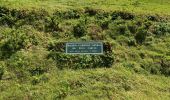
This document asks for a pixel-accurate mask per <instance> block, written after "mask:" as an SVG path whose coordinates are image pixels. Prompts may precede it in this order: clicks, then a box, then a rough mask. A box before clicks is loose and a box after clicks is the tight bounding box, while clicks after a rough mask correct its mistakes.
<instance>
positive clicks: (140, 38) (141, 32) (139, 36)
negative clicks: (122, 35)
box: [135, 28, 147, 44]
mask: <svg viewBox="0 0 170 100" xmlns="http://www.w3.org/2000/svg"><path fill="white" fill-rule="evenodd" d="M146 36H147V31H146V30H145V29H143V28H139V29H138V31H137V33H136V35H135V39H136V42H137V43H139V44H142V43H143V42H144V41H145V39H146Z"/></svg>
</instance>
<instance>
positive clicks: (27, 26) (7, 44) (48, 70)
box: [0, 7, 170, 99]
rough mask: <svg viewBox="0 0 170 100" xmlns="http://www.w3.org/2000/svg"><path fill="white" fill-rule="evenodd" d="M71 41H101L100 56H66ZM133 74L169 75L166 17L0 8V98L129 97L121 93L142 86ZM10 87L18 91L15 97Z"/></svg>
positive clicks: (169, 40) (169, 28)
mask: <svg viewBox="0 0 170 100" xmlns="http://www.w3.org/2000/svg"><path fill="white" fill-rule="evenodd" d="M69 41H70V42H71V41H103V42H104V43H105V45H104V50H105V52H104V55H66V54H64V48H65V45H64V43H65V42H69ZM99 68H101V69H99ZM120 68H122V70H123V72H122V73H119V72H117V71H114V70H116V69H118V70H121V69H120ZM67 70H68V71H67ZM91 70H93V71H91ZM95 70H97V71H95ZM109 70H111V71H109ZM98 71H100V72H98ZM112 71H113V73H112ZM74 73H75V75H74ZM114 73H115V74H116V75H118V76H116V75H115V74H114ZM126 74H127V75H126ZM131 74H137V75H138V74H139V75H140V77H142V75H146V76H147V75H150V74H151V75H159V76H161V77H164V76H166V77H168V78H169V77H170V22H169V19H167V18H164V17H161V16H159V15H137V14H134V13H129V12H126V11H113V12H105V11H103V10H100V9H92V8H84V9H83V10H75V9H72V10H68V11H55V12H54V13H52V14H51V13H48V12H47V11H45V10H31V11H30V10H16V9H8V8H6V7H0V79H1V82H2V85H0V91H1V93H2V94H3V96H2V97H1V98H0V99H12V98H15V99H23V98H24V99H36V98H39V99H49V98H50V99H52V98H53V99H64V98H68V99H69V98H70V99H75V98H81V99H82V98H85V97H87V98H89V99H94V98H98V99H101V98H102V99H112V98H119V99H132V98H131V97H133V96H132V95H131V96H130V97H126V95H125V91H130V90H134V89H137V88H138V86H140V85H142V82H139V83H136V81H133V79H130V78H132V77H133V76H132V75H131ZM62 75H63V76H62ZM76 75H77V76H76ZM69 76H70V77H69ZM72 78H73V79H72ZM74 78H75V80H74ZM133 78H134V80H135V79H136V80H140V79H139V78H138V77H133ZM15 80H16V81H15ZM53 81H58V82H56V84H54V83H55V82H53ZM8 82H9V83H8ZM13 82H14V83H13ZM20 84H23V85H20ZM28 84H29V85H28ZM39 84H41V85H42V86H40V87H39V88H41V89H42V92H38V93H37V92H36V91H35V90H34V88H38V86H37V85H39ZM144 84H146V85H147V82H146V83H145V82H144ZM148 84H149V83H148ZM18 85H19V86H18ZM44 85H48V86H46V87H45V88H44V87H43V86H44ZM117 85H118V86H117ZM8 86H9V87H10V86H12V87H11V88H9V87H8ZM24 86H27V88H24ZM34 86H35V87H34ZM142 86H143V85H142ZM7 87H8V88H7ZM5 88H7V89H5ZM53 88H54V89H53ZM100 88H101V89H100ZM154 88H156V87H154ZM169 88H170V87H169ZM10 89H13V90H15V89H17V90H18V91H16V93H15V94H16V95H15V96H14V95H13V93H12V92H15V91H12V92H10ZM93 89H94V91H93ZM29 90H33V91H32V94H31V93H28V91H29ZM118 90H121V91H122V93H120V92H119V91H118ZM153 90H155V89H153ZM4 91H6V92H10V93H9V94H6V93H5V92H4ZM22 91H24V92H25V93H26V95H24V94H21V92H22ZM162 91H165V93H168V92H169V90H162ZM44 92H47V94H46V93H44ZM116 92H118V93H116ZM114 93H115V94H114ZM41 94H43V95H41ZM148 94H149V93H148ZM45 95H48V96H45ZM151 95H152V94H151ZM168 97H170V96H169V95H167V99H168ZM143 98H145V96H144V97H143ZM153 98H154V96H153ZM165 99H166V98H165Z"/></svg>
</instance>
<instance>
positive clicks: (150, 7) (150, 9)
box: [0, 0, 170, 15]
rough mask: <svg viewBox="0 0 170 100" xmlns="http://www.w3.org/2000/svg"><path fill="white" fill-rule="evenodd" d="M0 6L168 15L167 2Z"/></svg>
mask: <svg viewBox="0 0 170 100" xmlns="http://www.w3.org/2000/svg"><path fill="white" fill-rule="evenodd" d="M0 5H1V6H7V7H9V8H17V9H34V8H38V9H41V8H43V9H47V10H48V11H54V10H56V9H58V10H66V9H76V8H79V9H81V8H84V7H93V8H96V9H103V10H106V11H114V10H125V11H129V12H134V13H138V14H160V15H162V14H163V15H170V12H169V11H170V8H169V6H170V2H169V0H149V1H148V0H86V1H82V0H76V1H75V0H0Z"/></svg>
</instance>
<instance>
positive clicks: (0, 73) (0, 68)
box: [0, 61, 5, 80]
mask: <svg viewBox="0 0 170 100" xmlns="http://www.w3.org/2000/svg"><path fill="white" fill-rule="evenodd" d="M4 67H5V66H4V63H3V62H1V61H0V80H1V79H2V76H3V75H4V72H5V70H4Z"/></svg>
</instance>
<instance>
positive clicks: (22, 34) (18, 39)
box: [0, 29, 38, 58]
mask: <svg viewBox="0 0 170 100" xmlns="http://www.w3.org/2000/svg"><path fill="white" fill-rule="evenodd" d="M3 34H5V35H4V37H5V39H4V40H5V41H4V42H3V43H2V44H1V46H0V50H1V51H2V53H1V54H0V55H1V57H2V58H8V57H10V56H11V55H12V54H13V53H15V52H16V51H18V50H20V49H26V48H27V47H30V46H32V45H37V44H38V40H37V39H36V37H35V36H34V35H33V34H28V32H27V31H26V30H20V29H18V30H11V31H10V32H9V33H3Z"/></svg>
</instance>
